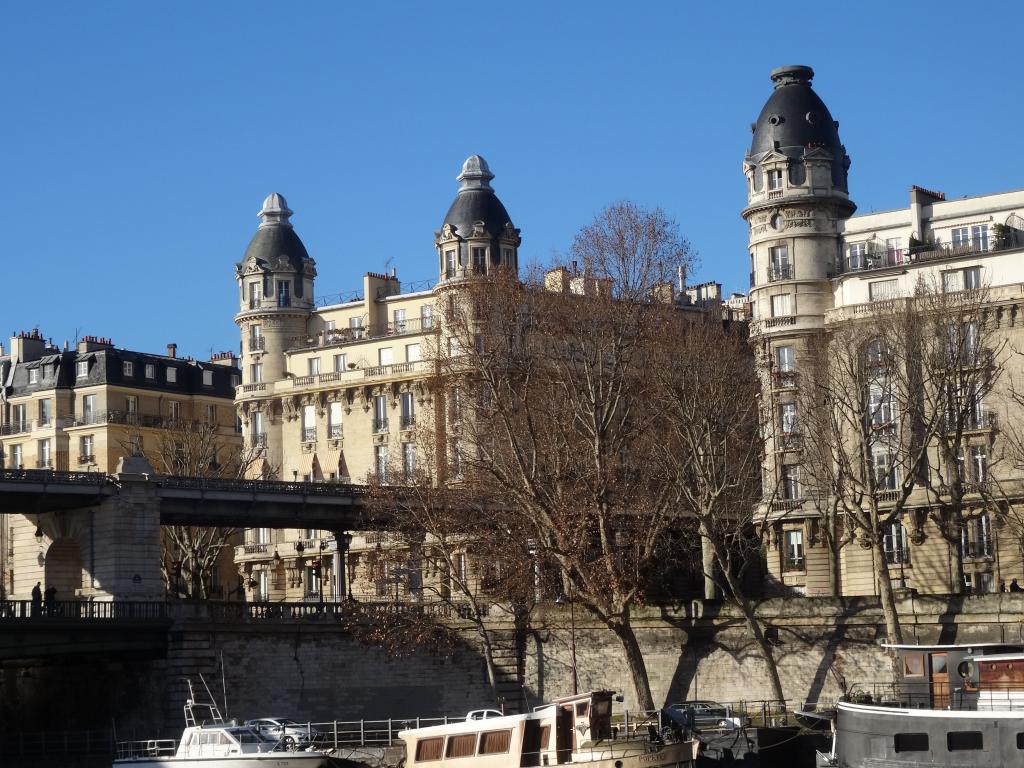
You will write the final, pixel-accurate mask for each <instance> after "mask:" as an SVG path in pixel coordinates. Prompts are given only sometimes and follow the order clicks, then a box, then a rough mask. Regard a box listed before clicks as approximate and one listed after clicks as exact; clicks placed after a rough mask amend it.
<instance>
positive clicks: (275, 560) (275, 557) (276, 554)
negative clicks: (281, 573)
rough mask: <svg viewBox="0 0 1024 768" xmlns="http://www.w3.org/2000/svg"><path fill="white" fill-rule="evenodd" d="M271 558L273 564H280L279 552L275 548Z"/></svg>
mask: <svg viewBox="0 0 1024 768" xmlns="http://www.w3.org/2000/svg"><path fill="white" fill-rule="evenodd" d="M272 559H273V561H274V565H280V563H281V554H280V553H279V552H278V551H277V550H276V549H275V550H274V557H273V558H272Z"/></svg>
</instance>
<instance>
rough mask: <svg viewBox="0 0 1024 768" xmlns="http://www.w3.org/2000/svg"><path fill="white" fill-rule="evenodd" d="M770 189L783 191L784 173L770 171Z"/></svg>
mask: <svg viewBox="0 0 1024 768" xmlns="http://www.w3.org/2000/svg"><path fill="white" fill-rule="evenodd" d="M768 189H782V171H777V170H776V171H768Z"/></svg>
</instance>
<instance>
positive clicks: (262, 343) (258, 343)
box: [249, 336, 266, 352]
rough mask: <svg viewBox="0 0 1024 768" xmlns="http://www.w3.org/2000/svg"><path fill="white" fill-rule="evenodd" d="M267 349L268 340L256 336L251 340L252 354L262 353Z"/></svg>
mask: <svg viewBox="0 0 1024 768" xmlns="http://www.w3.org/2000/svg"><path fill="white" fill-rule="evenodd" d="M264 349H266V339H265V338H264V337H263V336H255V337H253V338H251V339H249V351H250V352H262V351H263V350H264Z"/></svg>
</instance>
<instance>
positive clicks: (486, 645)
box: [474, 611, 504, 711]
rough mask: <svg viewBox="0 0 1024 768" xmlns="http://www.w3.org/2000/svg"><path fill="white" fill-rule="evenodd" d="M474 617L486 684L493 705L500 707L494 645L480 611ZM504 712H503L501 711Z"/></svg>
mask: <svg viewBox="0 0 1024 768" xmlns="http://www.w3.org/2000/svg"><path fill="white" fill-rule="evenodd" d="M474 615H475V616H476V628H477V631H478V632H479V633H480V645H481V646H482V647H483V651H484V665H485V666H486V668H487V684H488V685H490V686H491V692H492V693H493V694H494V703H495V704H498V705H500V704H501V703H502V702H501V699H500V697H499V696H498V668H497V667H496V666H495V664H494V645H493V644H492V643H491V633H490V632H488V631H487V627H486V625H485V624H484V619H483V617H482V616H481V615H480V611H475V612H474ZM503 711H504V710H503Z"/></svg>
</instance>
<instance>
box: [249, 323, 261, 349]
mask: <svg viewBox="0 0 1024 768" xmlns="http://www.w3.org/2000/svg"><path fill="white" fill-rule="evenodd" d="M264 347H265V344H264V341H263V326H262V325H260V324H259V323H253V324H252V325H250V326H249V351H250V352H258V351H259V350H261V349H264Z"/></svg>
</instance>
